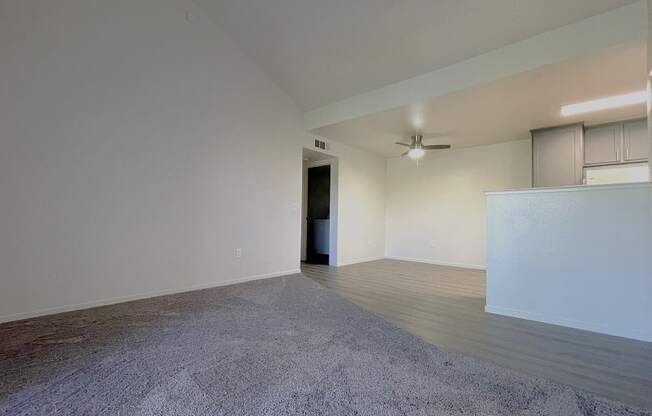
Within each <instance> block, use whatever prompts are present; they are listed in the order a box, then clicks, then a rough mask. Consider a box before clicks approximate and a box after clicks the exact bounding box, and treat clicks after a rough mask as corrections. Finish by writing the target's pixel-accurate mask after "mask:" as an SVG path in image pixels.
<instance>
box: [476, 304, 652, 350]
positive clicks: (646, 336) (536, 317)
mask: <svg viewBox="0 0 652 416" xmlns="http://www.w3.org/2000/svg"><path fill="white" fill-rule="evenodd" d="M484 311H485V312H486V313H491V314H494V315H502V316H509V317H512V318H519V319H526V320H528V321H537V322H543V323H546V324H552V325H559V326H563V327H569V328H575V329H580V330H583V331H590V332H596V333H600V334H607V335H613V336H617V337H623V338H630V339H635V340H639V341H646V342H652V333H644V332H639V331H627V330H620V329H618V328H613V327H611V326H608V325H601V324H599V323H595V322H585V321H578V320H575V319H568V318H564V317H561V316H551V315H544V314H539V313H533V312H528V311H523V310H520V309H511V308H503V307H500V306H492V305H486V306H485V308H484Z"/></svg>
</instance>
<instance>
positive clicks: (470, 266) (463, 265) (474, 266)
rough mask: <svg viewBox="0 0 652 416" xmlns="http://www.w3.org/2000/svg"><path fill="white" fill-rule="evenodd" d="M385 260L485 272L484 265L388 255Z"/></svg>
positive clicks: (485, 267)
mask: <svg viewBox="0 0 652 416" xmlns="http://www.w3.org/2000/svg"><path fill="white" fill-rule="evenodd" d="M386 258H388V259H390V260H401V261H411V262H415V263H425V264H434V265H436V266H447V267H461V268H463V269H474V270H486V269H487V266H486V265H484V264H470V263H451V262H446V261H437V260H428V259H415V258H411V257H402V256H391V255H388V256H387V257H386Z"/></svg>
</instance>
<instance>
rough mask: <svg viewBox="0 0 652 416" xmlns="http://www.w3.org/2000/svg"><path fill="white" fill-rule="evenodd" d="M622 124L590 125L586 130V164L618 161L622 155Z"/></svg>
mask: <svg viewBox="0 0 652 416" xmlns="http://www.w3.org/2000/svg"><path fill="white" fill-rule="evenodd" d="M621 142H622V125H621V124H608V125H605V126H599V127H589V128H587V129H586V130H585V132H584V164H586V165H599V164H605V163H618V162H620V157H621V154H620V153H621V152H620V148H621Z"/></svg>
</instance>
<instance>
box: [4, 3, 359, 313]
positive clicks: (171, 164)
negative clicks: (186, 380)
mask: <svg viewBox="0 0 652 416" xmlns="http://www.w3.org/2000/svg"><path fill="white" fill-rule="evenodd" d="M188 9H189V10H192V14H193V16H194V18H195V21H194V22H192V23H190V22H188V21H186V19H185V11H186V10H188ZM0 56H1V59H0V200H1V203H0V279H1V280H0V283H1V284H0V286H1V290H0V319H1V320H9V319H16V318H20V317H26V316H31V315H36V314H41V313H46V312H55V311H60V310H66V309H74V308H76V307H79V305H80V304H82V305H90V304H98V303H103V302H110V301H115V300H120V299H129V298H137V297H140V296H143V295H147V294H152V293H164V292H173V291H177V290H182V289H187V288H192V287H202V286H211V285H216V284H220V283H224V282H231V281H234V280H238V279H244V278H250V277H256V276H260V275H270V274H283V273H288V272H291V271H296V270H297V269H298V267H299V253H298V247H299V238H300V222H299V216H300V195H301V146H302V144H303V141H304V140H305V133H304V132H303V131H302V129H301V128H300V123H301V114H300V113H299V112H298V110H297V109H296V108H295V106H294V104H293V103H292V102H291V100H290V99H289V98H288V97H287V96H286V95H285V94H283V93H282V92H281V91H280V90H279V89H278V88H277V87H276V86H275V85H274V84H273V83H272V82H271V81H270V80H269V79H268V78H267V77H266V76H265V75H264V74H263V73H262V72H261V71H259V70H258V69H257V68H256V67H255V66H254V65H252V63H251V62H250V61H249V60H248V59H247V58H245V57H244V56H243V55H242V54H241V53H240V52H239V51H238V49H237V48H236V47H235V46H234V45H233V44H232V43H231V41H230V40H229V39H227V38H226V36H225V35H224V33H222V31H221V30H220V29H219V28H218V27H217V26H216V25H214V24H213V23H212V22H210V21H209V19H208V18H206V17H205V16H204V15H202V14H201V12H200V11H199V10H197V9H196V8H194V7H193V3H192V1H190V0H111V1H88V0H58V1H56V2H54V1H50V0H20V1H10V0H1V1H0ZM347 186H350V185H347ZM353 243H354V244H355V242H353ZM347 244H349V243H347ZM236 247H241V248H242V251H243V256H242V258H241V259H236V258H235V256H234V249H235V248H236ZM353 254H354V253H353ZM353 254H352V255H353ZM75 305H77V306H75Z"/></svg>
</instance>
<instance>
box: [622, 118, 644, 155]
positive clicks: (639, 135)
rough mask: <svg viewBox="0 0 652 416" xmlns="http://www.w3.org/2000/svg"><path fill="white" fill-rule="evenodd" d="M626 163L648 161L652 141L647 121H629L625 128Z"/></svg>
mask: <svg viewBox="0 0 652 416" xmlns="http://www.w3.org/2000/svg"><path fill="white" fill-rule="evenodd" d="M623 132H624V136H623V144H624V147H625V161H627V162H634V161H639V160H647V159H648V158H649V152H650V139H649V137H648V133H647V120H634V121H628V122H626V123H625V124H624V128H623Z"/></svg>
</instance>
